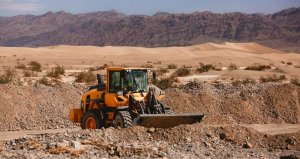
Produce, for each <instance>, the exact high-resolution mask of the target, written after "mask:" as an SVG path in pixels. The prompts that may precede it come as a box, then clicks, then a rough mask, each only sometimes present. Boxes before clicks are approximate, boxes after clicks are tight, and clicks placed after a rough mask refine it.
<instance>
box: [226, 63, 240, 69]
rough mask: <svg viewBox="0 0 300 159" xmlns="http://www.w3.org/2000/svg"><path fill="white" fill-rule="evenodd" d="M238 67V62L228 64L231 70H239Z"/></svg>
mask: <svg viewBox="0 0 300 159" xmlns="http://www.w3.org/2000/svg"><path fill="white" fill-rule="evenodd" d="M237 69H238V67H237V66H236V64H234V63H231V64H230V65H229V66H228V70H229V71H233V70H237Z"/></svg>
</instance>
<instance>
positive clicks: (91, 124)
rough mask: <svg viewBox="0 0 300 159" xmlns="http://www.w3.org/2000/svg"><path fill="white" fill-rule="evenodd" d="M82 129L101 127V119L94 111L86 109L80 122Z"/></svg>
mask: <svg viewBox="0 0 300 159" xmlns="http://www.w3.org/2000/svg"><path fill="white" fill-rule="evenodd" d="M81 128H82V129H99V128H101V121H100V119H99V117H98V114H97V113H96V111H88V112H87V113H86V114H84V116H83V118H82V122H81Z"/></svg>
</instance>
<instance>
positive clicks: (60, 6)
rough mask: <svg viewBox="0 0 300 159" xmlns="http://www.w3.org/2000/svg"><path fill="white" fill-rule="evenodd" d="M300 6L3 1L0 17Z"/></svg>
mask: <svg viewBox="0 0 300 159" xmlns="http://www.w3.org/2000/svg"><path fill="white" fill-rule="evenodd" d="M289 7H300V0H0V16H14V15H18V14H34V15H37V14H43V13H46V12H48V11H53V12H57V11H66V12H70V13H86V12H94V11H107V10H117V11H119V12H122V13H125V14H129V15H131V14H145V15H153V14H155V13H156V12H159V11H161V12H170V13H191V12H195V11H212V12H216V13H224V12H244V13H274V12H277V11H279V10H282V9H285V8H289Z"/></svg>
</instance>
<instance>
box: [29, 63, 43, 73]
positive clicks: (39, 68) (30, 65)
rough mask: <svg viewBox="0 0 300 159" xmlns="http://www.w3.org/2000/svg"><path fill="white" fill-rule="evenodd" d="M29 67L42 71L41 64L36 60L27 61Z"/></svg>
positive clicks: (32, 69)
mask: <svg viewBox="0 0 300 159" xmlns="http://www.w3.org/2000/svg"><path fill="white" fill-rule="evenodd" d="M28 65H29V69H30V70H31V71H36V72H41V71H42V65H41V64H40V63H38V62H36V61H30V62H29V63H28Z"/></svg>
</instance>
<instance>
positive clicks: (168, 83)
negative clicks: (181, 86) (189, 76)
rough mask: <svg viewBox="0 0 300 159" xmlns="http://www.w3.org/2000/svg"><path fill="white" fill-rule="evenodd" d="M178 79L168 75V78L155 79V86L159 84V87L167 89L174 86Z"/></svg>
mask: <svg viewBox="0 0 300 159" xmlns="http://www.w3.org/2000/svg"><path fill="white" fill-rule="evenodd" d="M176 81H177V78H176V77H174V76H171V77H167V78H162V79H160V80H155V81H153V84H154V85H155V86H157V87H158V88H160V89H163V90H165V89H167V88H170V87H173V83H174V82H176Z"/></svg>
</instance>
